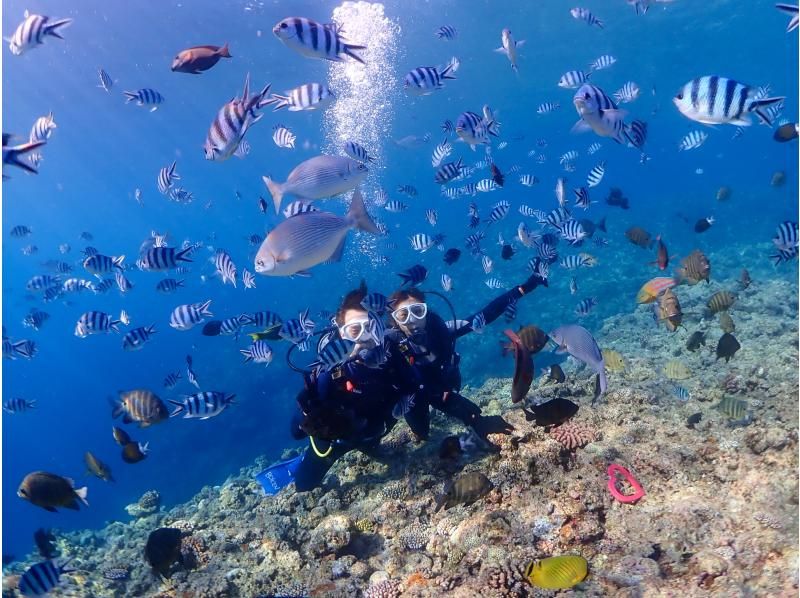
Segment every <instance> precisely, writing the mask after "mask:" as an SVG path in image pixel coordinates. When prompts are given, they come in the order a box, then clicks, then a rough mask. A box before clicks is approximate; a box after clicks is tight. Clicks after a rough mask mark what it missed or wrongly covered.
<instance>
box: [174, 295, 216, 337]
mask: <svg viewBox="0 0 800 598" xmlns="http://www.w3.org/2000/svg"><path fill="white" fill-rule="evenodd" d="M210 305H211V299H209V300H208V301H205V302H203V303H188V304H185V305H179V306H178V307H176V308H175V309H174V310H172V314H171V315H170V317H169V325H170V326H171V327H172V328H174V329H175V330H189V329H191V328H193V327H194V326H196V325H197V324H199V323H200V322H203V321H204V320H205V318H206V317H213V316H214V314H213V313H211V312H210V311H209V310H208V308H209V306H210Z"/></svg>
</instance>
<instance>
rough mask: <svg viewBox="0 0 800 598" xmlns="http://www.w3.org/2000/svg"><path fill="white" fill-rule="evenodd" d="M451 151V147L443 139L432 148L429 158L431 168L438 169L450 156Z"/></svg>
mask: <svg viewBox="0 0 800 598" xmlns="http://www.w3.org/2000/svg"><path fill="white" fill-rule="evenodd" d="M452 151H453V146H452V145H450V142H449V141H448V140H447V139H445V140H444V141H442V142H441V143H440V144H439V145H437V146H436V147H435V148H433V155H432V156H431V166H433V167H434V168H438V167H439V165H440V164H441V163H442V161H443V160H444V159H445V158H446V157H447V156H449V155H450V153H451V152H452Z"/></svg>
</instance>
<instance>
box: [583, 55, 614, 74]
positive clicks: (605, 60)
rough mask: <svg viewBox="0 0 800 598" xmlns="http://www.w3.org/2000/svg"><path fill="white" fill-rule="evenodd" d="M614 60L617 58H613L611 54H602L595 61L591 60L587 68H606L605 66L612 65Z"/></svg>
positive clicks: (596, 69)
mask: <svg viewBox="0 0 800 598" xmlns="http://www.w3.org/2000/svg"><path fill="white" fill-rule="evenodd" d="M616 62H617V59H616V58H614V57H613V56H611V54H603V55H602V56H600V57H599V58H597V59H596V60H595V61H593V62H592V63H591V64H590V65H589V68H590V69H592V71H601V70H603V69H607V68H609V67H611V66H613V65H614V64H615V63H616Z"/></svg>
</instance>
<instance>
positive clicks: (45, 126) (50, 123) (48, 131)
mask: <svg viewBox="0 0 800 598" xmlns="http://www.w3.org/2000/svg"><path fill="white" fill-rule="evenodd" d="M56 128H58V127H57V125H56V121H55V117H54V116H53V112H52V111H51V112H49V113H48V114H47V116H40V117H39V118H37V119H36V120H35V121H34V122H33V126H32V127H31V133H30V135H29V136H28V141H30V142H31V143H36V142H37V141H47V140H48V139H50V136H51V135H52V134H53V129H56Z"/></svg>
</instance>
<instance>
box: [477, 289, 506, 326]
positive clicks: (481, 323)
mask: <svg viewBox="0 0 800 598" xmlns="http://www.w3.org/2000/svg"><path fill="white" fill-rule="evenodd" d="M500 288H502V286H501V287H500ZM470 326H471V327H472V332H477V333H478V334H483V331H484V329H485V328H486V316H484V315H483V312H478V314H477V315H476V316H475V317H474V318H472V322H470Z"/></svg>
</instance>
